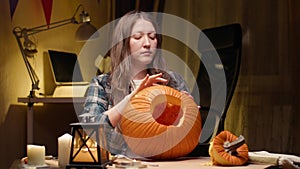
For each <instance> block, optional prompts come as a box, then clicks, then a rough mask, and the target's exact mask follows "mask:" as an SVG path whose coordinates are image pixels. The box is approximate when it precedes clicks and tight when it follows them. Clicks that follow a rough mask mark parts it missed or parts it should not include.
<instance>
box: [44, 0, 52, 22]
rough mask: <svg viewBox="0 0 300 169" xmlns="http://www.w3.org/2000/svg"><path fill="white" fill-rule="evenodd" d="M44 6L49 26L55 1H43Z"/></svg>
mask: <svg viewBox="0 0 300 169" xmlns="http://www.w3.org/2000/svg"><path fill="white" fill-rule="evenodd" d="M42 4H43V9H44V15H45V18H46V22H47V25H49V24H50V21H51V13H52V4H53V0H42Z"/></svg>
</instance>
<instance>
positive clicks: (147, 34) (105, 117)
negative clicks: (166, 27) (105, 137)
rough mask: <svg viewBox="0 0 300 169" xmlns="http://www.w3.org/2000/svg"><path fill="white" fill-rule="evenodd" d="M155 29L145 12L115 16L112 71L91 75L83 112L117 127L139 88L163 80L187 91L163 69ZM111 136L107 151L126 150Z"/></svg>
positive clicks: (178, 80) (175, 76)
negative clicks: (117, 20)
mask: <svg viewBox="0 0 300 169" xmlns="http://www.w3.org/2000/svg"><path fill="white" fill-rule="evenodd" d="M157 32H158V26H157V24H156V23H155V21H154V19H153V18H152V17H151V15H149V14H148V13H145V12H136V11H133V12H129V13H127V14H126V15H124V16H123V17H122V18H121V19H120V20H119V22H118V24H117V25H116V28H115V30H114V34H113V39H112V48H111V50H110V57H111V62H112V65H111V66H112V71H111V73H109V74H101V75H99V76H97V77H95V78H93V79H92V82H91V84H90V88H89V90H88V92H87V98H86V103H85V107H84V114H92V115H93V116H94V117H95V120H96V121H98V122H99V121H100V122H103V123H108V124H109V126H110V127H112V128H115V127H116V128H118V127H117V126H118V123H119V121H120V119H121V113H122V111H123V110H124V108H125V106H126V105H127V103H128V102H129V100H130V98H131V97H132V96H133V95H134V94H136V93H137V92H139V91H140V90H142V89H144V88H146V87H149V86H152V85H157V84H163V85H168V86H170V87H173V88H175V89H177V90H180V91H185V92H188V91H189V90H188V88H187V86H186V83H185V82H184V80H183V78H182V77H181V76H180V75H179V74H177V73H175V72H172V71H166V65H165V61H164V59H163V57H162V56H161V52H160V50H161V43H162V38H161V35H160V34H158V33H157ZM84 114H83V115H84ZM108 134H109V135H111V134H110V133H108ZM112 137H114V136H109V140H110V141H111V145H110V150H109V151H110V152H112V153H115V154H117V153H124V151H127V150H125V149H126V146H125V147H124V146H122V148H120V145H124V144H122V142H123V140H122V139H120V138H112ZM120 142H121V143H120ZM118 146H119V147H118ZM118 149H122V150H120V151H123V152H120V151H118Z"/></svg>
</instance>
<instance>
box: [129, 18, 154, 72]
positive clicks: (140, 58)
mask: <svg viewBox="0 0 300 169" xmlns="http://www.w3.org/2000/svg"><path fill="white" fill-rule="evenodd" d="M129 45H130V52H131V58H132V65H134V66H137V65H140V66H146V65H147V64H149V63H151V61H152V59H153V58H154V56H155V53H156V47H157V38H156V31H155V28H154V26H153V25H152V23H151V22H149V21H146V20H144V19H138V20H137V21H136V23H135V24H134V25H133V28H132V31H131V37H130V41H129Z"/></svg>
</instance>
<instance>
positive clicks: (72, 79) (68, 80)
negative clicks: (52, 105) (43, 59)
mask: <svg viewBox="0 0 300 169" xmlns="http://www.w3.org/2000/svg"><path fill="white" fill-rule="evenodd" d="M48 54H49V60H50V65H51V71H52V74H53V78H54V81H55V84H56V88H55V90H54V93H53V96H55V97H83V96H84V94H85V92H86V89H87V87H88V85H89V82H86V81H84V80H83V76H82V73H81V69H80V65H79V62H78V61H77V55H76V54H75V53H70V52H64V51H56V50H48Z"/></svg>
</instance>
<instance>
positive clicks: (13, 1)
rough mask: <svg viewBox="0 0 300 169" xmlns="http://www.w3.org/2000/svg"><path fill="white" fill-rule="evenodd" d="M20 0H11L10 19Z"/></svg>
mask: <svg viewBox="0 0 300 169" xmlns="http://www.w3.org/2000/svg"><path fill="white" fill-rule="evenodd" d="M18 2H19V0H9V6H10V19H12V18H13V16H14V13H15V10H16V8H17V5H18Z"/></svg>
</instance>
